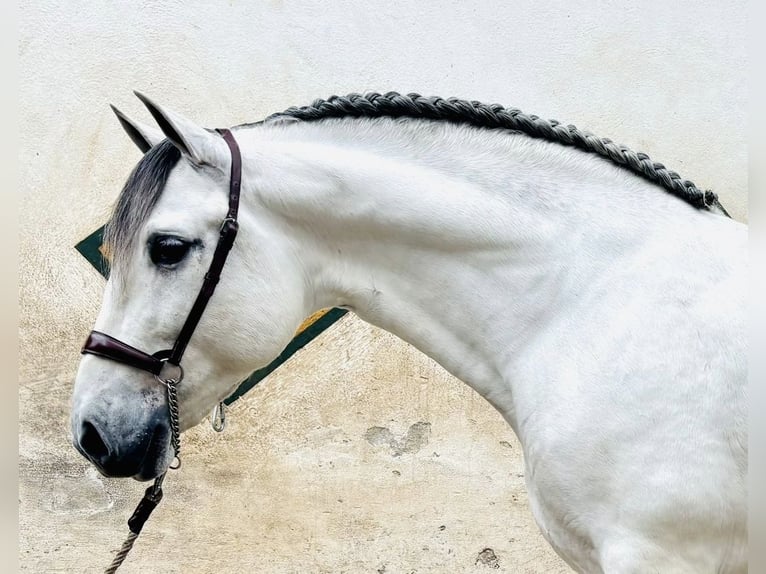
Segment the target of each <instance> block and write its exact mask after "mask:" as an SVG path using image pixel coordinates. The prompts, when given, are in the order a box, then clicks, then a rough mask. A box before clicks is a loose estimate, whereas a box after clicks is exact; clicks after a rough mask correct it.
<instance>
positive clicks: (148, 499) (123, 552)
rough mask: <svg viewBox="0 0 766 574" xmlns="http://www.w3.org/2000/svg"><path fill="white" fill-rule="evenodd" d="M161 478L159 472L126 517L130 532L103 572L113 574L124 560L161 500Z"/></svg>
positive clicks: (162, 478)
mask: <svg viewBox="0 0 766 574" xmlns="http://www.w3.org/2000/svg"><path fill="white" fill-rule="evenodd" d="M163 480H165V475H164V474H161V475H160V476H158V477H157V478H156V479H155V480H154V484H153V485H152V486H150V487H149V488H147V489H146V492H144V497H143V498H142V499H141V501H140V502H139V503H138V506H136V509H135V510H134V511H133V515H132V516H131V517H130V518H129V519H128V528H129V529H130V533H129V534H128V537H127V539H126V540H125V542H123V543H122V546H121V547H120V550H119V551H118V552H117V554H116V555H115V557H114V559H113V560H112V563H111V564H110V565H109V568H107V569H106V570H105V571H104V574H114V573H115V572H117V569H118V568H119V567H120V565H121V564H122V563H123V562H124V561H125V558H126V557H127V556H128V553H129V552H130V551H131V549H132V548H133V544H134V543H135V541H136V538H138V535H139V534H141V529H142V528H143V527H144V524H145V523H146V521H147V520H148V519H149V516H151V514H152V511H153V510H154V509H155V508H156V507H157V505H158V504H159V503H160V501H161V500H162V481H163Z"/></svg>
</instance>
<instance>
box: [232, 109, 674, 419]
mask: <svg viewBox="0 0 766 574" xmlns="http://www.w3.org/2000/svg"><path fill="white" fill-rule="evenodd" d="M425 126H428V124H425ZM379 127H380V126H379ZM416 127H417V126H415V127H413V126H412V125H409V124H395V123H390V124H386V125H384V126H382V127H380V130H381V131H383V132H384V133H383V134H380V133H375V130H374V129H372V128H369V127H368V128H367V129H366V130H356V131H354V130H350V129H345V128H344V127H343V126H342V125H336V126H334V127H332V126H330V127H327V126H326V127H324V128H322V126H321V125H320V126H306V127H304V126H302V125H293V126H285V127H284V128H278V129H274V130H263V132H262V133H261V132H257V131H256V130H253V131H252V132H253V133H252V134H249V137H250V138H251V139H250V141H248V142H247V147H249V148H250V149H257V150H258V151H257V153H256V155H257V156H258V157H257V158H253V160H252V163H251V165H252V169H251V171H250V173H249V174H248V175H247V177H249V178H250V179H251V180H252V181H254V182H255V183H254V186H253V187H254V189H257V192H254V193H256V194H257V195H258V198H257V202H258V204H259V207H258V208H259V209H263V208H264V207H265V208H266V209H267V210H269V212H270V213H271V214H273V215H275V216H276V217H277V218H278V219H279V221H280V225H282V226H283V228H285V229H287V233H288V234H289V235H290V236H291V239H292V241H293V242H294V244H295V245H296V246H298V248H297V249H296V252H295V256H296V257H297V258H299V259H300V260H301V264H302V265H303V266H304V268H305V269H306V275H307V277H308V283H309V288H310V290H311V292H312V296H311V299H312V301H313V305H312V307H313V308H316V309H319V308H323V307H331V306H341V307H346V308H349V309H351V310H353V311H354V312H355V313H356V314H357V315H359V316H360V317H361V318H362V319H364V320H366V321H368V322H369V323H372V324H374V325H377V326H379V327H381V328H383V329H386V330H388V331H390V332H392V333H394V334H395V335H397V336H399V337H400V338H402V339H404V340H405V341H408V342H409V343H411V344H413V345H414V346H415V347H417V348H418V349H420V350H421V351H422V352H424V353H425V354H427V355H428V356H430V357H432V358H433V359H434V360H436V361H437V362H439V363H440V364H441V365H442V366H443V367H445V368H446V369H447V370H448V371H449V372H451V373H452V374H453V375H455V376H456V377H458V378H459V379H461V380H463V381H464V382H466V383H468V384H469V385H471V386H472V387H474V388H475V389H476V390H477V391H478V392H479V393H480V394H482V395H483V396H484V397H485V398H486V399H487V400H489V401H490V402H491V403H492V404H493V405H494V406H495V407H496V408H497V409H498V410H499V411H500V412H501V413H502V414H503V415H504V416H505V417H506V419H507V420H508V421H509V422H510V423H511V424H512V425H513V426H514V427H515V414H514V408H513V388H512V387H513V383H512V381H509V380H508V379H507V377H506V374H507V373H508V371H509V370H510V369H511V367H512V363H513V362H514V361H517V360H520V359H521V358H522V357H523V353H524V347H525V345H526V344H527V342H528V341H530V340H534V339H535V337H536V336H537V335H539V333H540V332H541V331H542V330H544V329H546V328H547V327H548V326H549V325H551V324H552V322H553V321H554V320H555V318H556V317H557V316H558V315H560V314H562V313H566V312H567V308H568V304H569V301H570V300H571V298H572V297H573V294H578V293H582V292H583V291H584V290H585V289H586V287H587V285H588V284H589V283H590V282H594V281H596V279H597V278H598V276H599V275H600V274H603V273H604V272H605V270H606V268H607V267H608V265H605V264H604V262H605V261H607V262H608V261H618V260H620V258H621V257H622V256H623V255H624V253H625V252H626V251H630V250H632V249H635V248H636V247H637V246H638V245H639V244H640V243H641V242H642V241H645V240H647V238H648V237H649V236H650V235H651V231H650V229H652V228H656V226H657V225H658V222H659V221H662V220H663V219H667V218H668V217H671V214H672V213H673V212H677V211H678V210H679V209H687V208H688V206H686V205H684V204H683V203H682V202H680V201H679V200H677V199H675V198H672V197H670V196H668V194H666V193H664V192H663V191H662V190H660V189H658V188H656V187H655V186H652V185H650V184H647V183H645V182H643V181H642V180H640V179H639V178H637V177H636V176H634V175H632V174H629V173H626V172H624V171H623V170H621V169H620V168H617V167H615V166H612V165H610V164H609V163H608V162H605V161H604V160H600V159H597V158H593V157H591V156H588V155H587V154H585V153H582V152H578V151H575V150H568V149H565V148H562V147H560V146H557V145H555V144H547V143H541V142H535V141H532V140H529V139H528V138H526V137H524V136H521V135H514V134H510V133H504V132H492V131H480V130H469V129H465V128H457V127H454V126H446V127H441V126H439V127H438V128H434V127H433V126H432V125H431V126H430V127H427V128H424V129H423V133H422V134H418V133H417V129H416ZM397 130H403V131H405V132H406V133H404V134H401V133H398V131H397ZM360 133H361V134H363V135H360ZM647 206H654V207H653V208H648V207H647ZM662 213H664V215H659V214H662ZM312 310H313V309H312Z"/></svg>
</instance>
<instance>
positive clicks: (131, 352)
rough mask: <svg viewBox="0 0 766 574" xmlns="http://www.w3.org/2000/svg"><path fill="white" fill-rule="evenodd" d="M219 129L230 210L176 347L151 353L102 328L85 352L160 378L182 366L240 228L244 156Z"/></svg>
mask: <svg viewBox="0 0 766 574" xmlns="http://www.w3.org/2000/svg"><path fill="white" fill-rule="evenodd" d="M216 131H218V133H220V134H221V136H222V137H223V139H224V141H225V142H226V144H227V145H228V146H229V151H230V152H231V175H230V180H229V212H228V213H227V214H226V218H225V219H224V220H223V222H222V223H221V232H220V235H219V237H218V244H217V245H216V247H215V253H213V260H212V261H211V262H210V267H209V268H208V271H207V273H205V280H204V282H203V283H202V288H201V289H200V291H199V294H198V295H197V299H196V300H195V301H194V305H192V308H191V311H189V315H188V316H187V317H186V321H185V322H184V324H183V327H181V331H180V333H179V334H178V338H176V341H175V343H174V344H173V347H172V348H171V349H164V350H162V351H158V352H156V353H154V354H152V355H150V354H148V353H145V352H144V351H141V350H139V349H136V348H135V347H131V346H130V345H128V344H127V343H123V342H122V341H120V340H119V339H115V338H114V337H112V336H111V335H107V334H106V333H102V332H100V331H91V333H90V335H88V339H87V340H86V341H85V344H84V345H83V347H82V350H81V353H89V354H91V355H96V356H98V357H103V358H105V359H110V360H112V361H117V362H118V363H123V364H125V365H129V366H131V367H135V368H136V369H140V370H142V371H147V372H149V373H152V374H153V375H155V376H156V377H158V379H159V380H162V379H160V378H159V377H160V373H161V372H162V368H163V365H164V364H165V363H166V362H168V363H170V364H171V365H174V366H176V367H178V368H179V369H180V367H181V358H182V357H183V354H184V351H186V346H187V345H188V344H189V340H190V339H191V337H192V335H193V334H194V329H196V328H197V324H198V323H199V321H200V319H201V318H202V313H204V311H205V307H207V304H208V302H209V301H210V297H212V295H213V292H214V291H215V287H216V285H217V284H218V279H219V278H220V277H221V270H222V269H223V266H224V264H225V263H226V257H227V256H228V255H229V251H230V250H231V247H232V245H234V239H235V238H236V236H237V230H238V229H239V224H238V223H237V211H238V209H239V192H240V185H241V182H242V156H241V155H240V152H239V146H238V145H237V141H236V140H235V139H234V136H233V135H232V134H231V132H230V131H229V130H227V129H219V130H216ZM180 372H181V376H182V375H183V370H182V369H181V370H180ZM179 381H180V377H176V379H175V382H179Z"/></svg>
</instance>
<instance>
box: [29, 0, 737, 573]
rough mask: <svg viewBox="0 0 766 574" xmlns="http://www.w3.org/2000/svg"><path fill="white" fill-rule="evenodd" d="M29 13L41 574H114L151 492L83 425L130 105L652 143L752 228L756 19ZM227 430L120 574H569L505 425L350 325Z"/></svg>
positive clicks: (424, 8)
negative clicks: (469, 112) (479, 119)
mask: <svg viewBox="0 0 766 574" xmlns="http://www.w3.org/2000/svg"><path fill="white" fill-rule="evenodd" d="M20 11H21V29H20V44H19V57H20V69H21V93H20V101H21V113H22V122H21V125H22V132H21V134H20V136H19V141H20V148H21V149H20V160H21V173H22V185H23V190H22V191H23V199H22V209H21V229H22V231H21V254H20V255H21V264H22V268H21V290H20V306H21V333H20V337H21V340H20V351H21V359H20V363H21V373H20V392H19V408H20V417H21V418H20V420H21V423H20V425H21V426H20V437H19V451H20V453H19V456H20V493H19V495H20V505H21V510H20V515H19V520H20V526H21V566H22V569H23V570H24V571H28V572H59V571H60V572H69V571H73V570H76V571H88V572H90V571H93V572H96V571H100V569H102V568H103V567H104V565H105V564H106V563H107V561H108V560H109V559H110V552H111V551H112V549H114V548H115V547H117V546H118V545H119V544H120V543H121V541H122V538H123V536H124V534H125V527H124V521H125V519H126V517H127V515H128V514H129V513H130V512H131V511H132V508H133V505H134V504H135V502H136V501H137V499H138V498H139V496H140V495H139V493H140V492H141V491H142V487H141V486H140V485H138V484H137V483H134V482H133V481H118V480H107V479H104V478H102V477H100V476H99V475H97V474H96V473H95V471H94V470H93V469H91V468H89V467H88V465H87V464H86V463H85V461H84V460H82V459H81V458H80V457H79V455H77V454H76V453H75V451H74V450H73V449H72V448H71V446H70V445H69V438H68V427H67V413H68V400H69V394H70V392H71V380H72V376H73V374H74V371H75V368H76V365H77V362H78V351H79V347H80V344H81V342H82V340H83V338H84V336H85V334H86V332H87V331H88V330H89V329H90V327H91V325H92V323H93V320H94V318H95V314H96V311H97V309H98V306H99V301H100V296H101V291H102V287H103V279H102V278H101V277H100V276H99V275H98V274H97V273H96V271H95V270H94V269H92V268H91V266H90V265H89V264H88V263H87V262H86V261H85V260H84V259H83V258H82V257H81V256H80V255H79V254H78V253H77V252H76V251H75V250H74V249H73V246H74V245H75V244H76V243H77V242H78V241H79V240H81V239H82V238H84V237H85V236H86V235H88V234H89V233H90V232H92V231H93V230H94V229H95V228H97V227H98V226H100V225H101V224H102V223H103V222H104V220H105V218H106V216H107V214H108V212H109V207H110V205H111V204H112V202H113V200H114V198H115V196H116V194H117V192H118V190H119V188H120V186H121V184H122V182H123V181H124V178H125V177H126V175H127V173H128V171H129V170H130V168H131V167H132V165H133V164H134V163H135V162H136V161H137V160H138V158H139V154H138V152H137V150H136V149H135V148H134V147H133V144H132V143H130V142H129V140H128V139H127V137H125V136H124V135H123V133H122V131H121V129H120V128H119V126H118V124H117V122H116V121H115V119H114V118H113V117H112V115H111V112H110V110H109V108H108V105H107V104H108V103H109V102H113V103H115V104H117V105H118V106H120V107H121V108H123V109H124V110H125V111H126V112H128V113H130V114H131V115H133V114H135V115H137V116H139V117H140V116H142V115H143V117H146V114H145V113H144V112H143V110H141V109H140V105H139V103H138V101H137V100H135V99H134V98H133V97H132V95H131V89H134V88H137V89H140V90H142V91H144V92H145V93H147V94H149V95H150V96H152V97H154V98H156V99H157V100H159V101H160V102H162V103H165V104H167V105H169V106H171V107H172V108H174V109H177V110H178V111H181V112H183V113H185V114H186V115H188V116H189V117H191V118H194V119H196V120H198V121H199V122H200V123H203V124H205V125H209V126H224V125H231V124H236V123H240V122H245V121H252V120H256V119H260V118H261V117H263V116H265V115H266V114H268V113H270V112H274V111H278V110H281V109H283V108H285V107H287V106H289V105H294V104H299V105H300V104H304V103H308V102H309V101H310V100H312V99H313V98H315V97H326V96H328V95H330V94H333V93H347V92H351V91H366V90H378V91H386V90H390V89H394V90H398V91H403V92H407V91H417V92H420V93H423V94H426V95H442V96H449V95H456V96H461V97H467V98H471V99H479V100H483V101H488V102H494V101H497V102H500V103H503V104H506V105H510V106H516V107H519V108H521V109H523V110H524V111H526V112H529V113H536V114H538V115H542V116H545V117H554V118H557V119H559V120H562V121H565V122H572V123H575V124H576V125H578V126H579V127H581V128H584V129H588V130H591V131H593V132H594V133H596V134H599V135H603V136H606V137H611V138H612V139H614V140H617V141H620V142H624V143H626V144H628V145H630V146H631V147H633V148H634V149H639V150H642V151H646V152H647V153H649V154H650V155H651V156H652V157H653V158H654V159H656V160H659V161H662V162H664V163H666V164H667V165H668V166H670V167H672V168H674V169H676V170H677V171H679V172H681V174H682V175H684V176H685V177H688V178H690V179H692V180H693V181H695V182H696V183H697V184H698V185H699V186H700V187H704V188H713V189H714V190H716V191H718V192H719V194H720V196H721V200H722V203H723V204H724V205H725V206H726V207H727V208H728V209H729V210H730V212H731V213H732V214H733V215H734V216H735V217H736V218H738V219H741V220H746V218H747V195H746V185H747V179H746V160H747V157H746V152H747V150H746V143H745V122H746V117H745V97H746V95H745V94H746V86H745V68H746V65H745V47H744V29H745V17H746V13H747V10H746V5H745V3H744V2H736V3H734V4H732V3H731V2H728V3H721V2H709V1H705V2H701V1H694V2H691V1H688V2H687V1H676V2H661V1H654V0H652V1H650V2H648V3H647V2H644V3H638V4H637V3H624V4H623V5H620V4H618V3H613V2H590V3H573V2H561V3H559V4H557V5H553V6H550V5H549V6H545V5H541V3H540V2H535V1H529V0H525V1H522V2H513V3H510V2H508V3H504V2H499V1H483V2H396V1H390V2H351V1H336V2H327V1H325V2H305V1H304V2H289V1H282V0H272V1H269V2H242V1H237V0H232V1H229V2H221V1H215V2H189V1H184V2H180V1H172V2H163V3H161V4H159V5H156V4H155V3H152V2H138V1H132V2H90V3H89V2H84V1H81V0H66V1H63V0H59V1H56V0H39V1H38V2H34V3H26V4H22V5H21V6H20ZM230 420H231V423H230V429H229V430H228V431H227V432H226V433H225V434H223V435H220V436H219V435H215V434H214V433H213V432H212V431H211V430H210V429H209V428H208V427H207V426H201V427H199V428H197V429H194V430H193V431H190V432H189V433H187V436H186V437H185V447H184V448H185V452H186V456H185V460H184V468H183V469H182V471H181V472H178V473H175V474H173V475H172V476H171V477H170V479H169V481H168V485H167V498H166V500H165V501H164V502H163V505H162V507H161V508H160V510H159V511H158V512H157V514H156V515H155V516H153V517H152V520H151V522H150V523H149V525H148V526H147V528H146V531H145V533H144V535H143V536H142V539H141V540H140V541H139V543H138V545H137V547H136V549H135V555H133V556H131V558H129V561H128V563H127V564H126V565H125V567H124V571H125V572H126V573H128V572H149V571H164V572H244V571H259V572H278V573H287V572H387V573H393V572H419V573H422V572H472V571H474V570H477V569H478V570H480V569H488V568H490V569H491V568H492V567H493V566H495V565H497V566H498V569H499V571H504V572H566V571H567V569H566V567H565V566H564V565H563V564H562V563H561V561H560V560H559V559H558V558H557V557H556V556H555V555H554V554H553V552H552V551H551V550H550V549H549V548H548V547H547V545H546V544H545V542H544V541H543V540H542V537H541V536H540V535H539V533H538V532H537V529H536V526H535V525H534V523H533V521H532V519H531V516H530V514H529V512H528V508H527V506H526V495H525V491H524V487H523V464H522V460H521V452H520V448H519V445H518V443H517V442H516V441H515V439H514V437H513V436H512V433H511V432H510V429H508V428H507V426H506V425H505V424H504V423H503V421H502V420H501V418H500V416H499V415H498V414H497V413H496V412H494V411H493V410H492V409H491V407H490V406H489V405H488V404H486V403H485V402H484V401H483V400H482V399H481V398H480V397H478V396H477V395H476V394H475V393H473V391H471V390H470V389H469V388H467V387H466V386H465V385H462V384H461V383H459V382H458V381H455V380H454V379H452V378H450V377H449V376H447V375H446V374H445V373H444V372H443V371H442V370H441V369H440V368H439V367H438V366H437V365H435V364H434V363H432V362H431V361H429V360H428V359H426V358H425V357H423V356H422V355H420V354H419V353H418V352H416V351H414V350H413V349H411V348H409V347H407V346H406V345H405V344H403V343H402V342H400V341H398V340H396V339H394V337H392V336H390V335H388V334H386V333H383V332H381V331H378V330H376V329H374V328H372V327H370V326H368V325H365V324H363V323H362V322H360V321H359V320H358V319H356V318H353V317H348V318H346V319H344V320H343V321H342V322H341V323H340V324H338V325H336V326H335V327H334V328H333V329H332V330H331V331H329V332H327V333H325V334H324V335H323V336H322V337H320V338H319V339H318V340H316V341H315V342H314V343H312V344H311V345H310V346H309V347H308V348H307V349H305V350H304V351H302V352H301V353H299V354H298V355H297V356H296V357H294V358H293V360H291V361H290V362H289V363H288V364H286V365H284V366H283V367H282V368H281V369H280V370H279V371H277V373H275V374H274V375H272V377H270V378H269V379H267V380H266V381H265V382H264V383H262V384H261V385H259V387H257V388H256V389H255V390H254V391H252V392H251V393H250V394H249V395H248V396H247V397H246V398H244V399H243V400H240V401H239V402H238V403H236V404H235V406H234V407H233V408H232V409H231V412H230ZM386 429H387V430H386ZM407 437H409V439H410V440H409V442H407V443H406V444H408V445H410V446H409V447H407V448H403V445H404V444H405V442H406V441H405V439H406V438H407ZM485 548H491V549H492V552H483V553H482V551H483V550H484V549H485Z"/></svg>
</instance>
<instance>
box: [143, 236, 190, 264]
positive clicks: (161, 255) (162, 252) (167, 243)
mask: <svg viewBox="0 0 766 574" xmlns="http://www.w3.org/2000/svg"><path fill="white" fill-rule="evenodd" d="M191 245H192V244H191V243H190V242H188V241H184V240H183V239H180V238H178V237H172V236H169V235H161V236H159V237H156V238H154V239H153V240H152V241H151V242H150V243H149V257H151V258H152V263H154V264H155V265H160V266H163V267H170V266H172V265H175V264H177V263H179V262H180V261H181V260H182V259H183V258H184V257H186V254H187V253H188V252H189V248H190V247H191Z"/></svg>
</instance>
